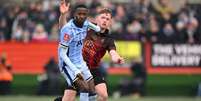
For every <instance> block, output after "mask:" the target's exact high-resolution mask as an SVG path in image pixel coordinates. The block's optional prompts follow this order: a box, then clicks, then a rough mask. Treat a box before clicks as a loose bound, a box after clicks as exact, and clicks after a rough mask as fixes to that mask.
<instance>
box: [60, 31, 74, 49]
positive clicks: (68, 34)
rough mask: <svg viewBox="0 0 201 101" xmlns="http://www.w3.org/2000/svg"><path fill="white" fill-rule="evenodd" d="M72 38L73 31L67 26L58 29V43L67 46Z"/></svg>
mask: <svg viewBox="0 0 201 101" xmlns="http://www.w3.org/2000/svg"><path fill="white" fill-rule="evenodd" d="M72 39H73V33H72V31H71V30H70V28H68V27H64V28H62V29H61V31H60V43H59V44H60V45H62V46H65V47H68V46H69V43H70V42H71V41H72Z"/></svg>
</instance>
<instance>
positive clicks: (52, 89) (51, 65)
mask: <svg viewBox="0 0 201 101" xmlns="http://www.w3.org/2000/svg"><path fill="white" fill-rule="evenodd" d="M44 69H45V73H44V74H41V75H39V76H38V81H39V86H38V90H37V94H38V95H58V94H61V92H62V90H61V85H62V83H61V79H60V77H61V76H60V72H59V68H58V66H57V62H56V61H55V59H54V58H53V57H52V58H50V60H49V61H48V62H47V64H45V66H44Z"/></svg>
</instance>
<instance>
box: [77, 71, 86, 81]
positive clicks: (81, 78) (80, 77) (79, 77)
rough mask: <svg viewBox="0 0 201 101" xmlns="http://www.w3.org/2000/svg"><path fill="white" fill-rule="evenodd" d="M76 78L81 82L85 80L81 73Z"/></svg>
mask: <svg viewBox="0 0 201 101" xmlns="http://www.w3.org/2000/svg"><path fill="white" fill-rule="evenodd" d="M76 78H77V79H80V80H84V78H83V76H82V74H81V73H78V74H77V75H76Z"/></svg>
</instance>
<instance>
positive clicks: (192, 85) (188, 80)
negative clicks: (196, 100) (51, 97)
mask: <svg viewBox="0 0 201 101" xmlns="http://www.w3.org/2000/svg"><path fill="white" fill-rule="evenodd" d="M124 78H129V77H128V76H125V75H109V76H108V78H107V82H108V83H107V84H108V91H109V94H110V95H112V93H113V91H115V90H118V86H117V84H118V83H119V80H120V79H124ZM199 82H201V75H148V79H147V87H146V88H147V90H146V92H147V95H148V96H195V95H196V92H197V85H198V83H199ZM37 85H38V82H37V76H36V75H15V76H14V81H13V86H12V95H16V94H17V95H19V94H20V95H23V94H24V95H35V94H36V91H37ZM62 93H63V92H62ZM0 101H1V100H0Z"/></svg>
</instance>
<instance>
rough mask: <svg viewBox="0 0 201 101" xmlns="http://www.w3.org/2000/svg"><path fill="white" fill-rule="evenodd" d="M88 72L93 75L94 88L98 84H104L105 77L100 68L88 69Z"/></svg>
mask: <svg viewBox="0 0 201 101" xmlns="http://www.w3.org/2000/svg"><path fill="white" fill-rule="evenodd" d="M90 72H91V74H92V75H93V78H94V84H95V86H96V85H98V84H100V83H106V81H105V77H104V75H103V73H102V72H101V70H100V68H94V69H90Z"/></svg>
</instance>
